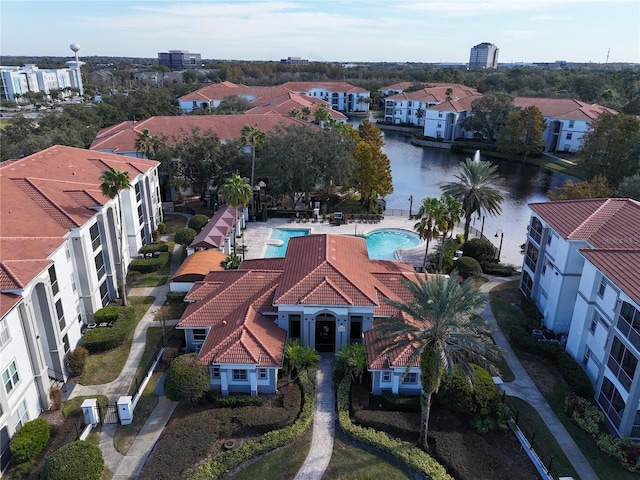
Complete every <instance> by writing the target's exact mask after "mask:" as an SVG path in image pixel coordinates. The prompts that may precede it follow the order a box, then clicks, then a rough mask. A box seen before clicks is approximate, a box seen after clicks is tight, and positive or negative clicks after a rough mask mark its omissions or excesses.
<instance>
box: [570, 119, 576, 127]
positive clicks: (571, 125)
mask: <svg viewBox="0 0 640 480" xmlns="http://www.w3.org/2000/svg"><path fill="white" fill-rule="evenodd" d="M575 124H576V122H575V120H569V128H573V126H574V125H575Z"/></svg>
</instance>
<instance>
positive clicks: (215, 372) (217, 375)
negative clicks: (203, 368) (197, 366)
mask: <svg viewBox="0 0 640 480" xmlns="http://www.w3.org/2000/svg"><path fill="white" fill-rule="evenodd" d="M211 378H213V379H218V378H220V367H213V368H212V369H211Z"/></svg>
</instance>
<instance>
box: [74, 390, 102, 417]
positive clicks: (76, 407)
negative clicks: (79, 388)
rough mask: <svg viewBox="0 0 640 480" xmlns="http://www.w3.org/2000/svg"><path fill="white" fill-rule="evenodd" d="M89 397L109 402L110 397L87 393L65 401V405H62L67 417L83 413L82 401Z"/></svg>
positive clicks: (100, 401)
mask: <svg viewBox="0 0 640 480" xmlns="http://www.w3.org/2000/svg"><path fill="white" fill-rule="evenodd" d="M87 398H96V399H98V403H107V402H108V401H109V399H108V398H107V397H106V396H104V395H87V396H84V397H73V398H72V399H71V400H69V401H66V402H64V406H63V407H62V414H63V415H64V416H65V417H69V416H70V415H74V414H78V413H82V408H80V406H81V405H82V402H84V401H85V400H86V399H87Z"/></svg>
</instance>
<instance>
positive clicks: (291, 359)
mask: <svg viewBox="0 0 640 480" xmlns="http://www.w3.org/2000/svg"><path fill="white" fill-rule="evenodd" d="M319 361H320V354H319V353H318V352H316V351H315V350H314V349H313V348H311V347H309V346H307V345H302V344H301V343H300V342H299V341H297V340H289V341H288V342H287V345H286V346H285V347H284V363H285V370H286V371H287V374H288V376H289V380H291V376H292V375H293V373H296V374H298V375H299V374H300V372H301V371H303V370H306V371H309V369H312V368H315V367H317V366H318V362H319Z"/></svg>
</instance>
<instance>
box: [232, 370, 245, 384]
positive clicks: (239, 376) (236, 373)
mask: <svg viewBox="0 0 640 480" xmlns="http://www.w3.org/2000/svg"><path fill="white" fill-rule="evenodd" d="M233 380H234V381H236V382H244V381H246V380H247V371H246V370H237V369H234V370H233Z"/></svg>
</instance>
